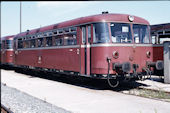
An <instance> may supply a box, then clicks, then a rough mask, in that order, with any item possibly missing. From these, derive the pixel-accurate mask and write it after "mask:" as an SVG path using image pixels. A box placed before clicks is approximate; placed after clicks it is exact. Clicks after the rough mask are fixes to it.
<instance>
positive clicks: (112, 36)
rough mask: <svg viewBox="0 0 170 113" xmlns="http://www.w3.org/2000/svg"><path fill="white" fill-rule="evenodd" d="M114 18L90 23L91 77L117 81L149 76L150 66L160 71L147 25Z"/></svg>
mask: <svg viewBox="0 0 170 113" xmlns="http://www.w3.org/2000/svg"><path fill="white" fill-rule="evenodd" d="M111 16H113V17H114V15H111ZM116 16H117V17H114V18H116V19H117V20H116V21H114V20H112V21H111V19H110V18H111V17H109V21H107V18H106V19H105V21H104V22H101V23H96V24H93V44H91V72H92V74H94V75H95V76H98V77H100V78H105V79H106V78H107V79H112V80H113V79H115V80H116V81H120V80H130V79H132V78H142V77H143V76H144V75H149V74H151V73H152V68H151V65H154V66H155V67H156V68H158V69H162V68H163V67H162V66H163V65H162V61H157V62H153V47H152V43H151V37H150V26H149V22H148V21H146V20H144V19H142V18H140V17H136V16H130V15H116ZM118 19H120V20H118Z"/></svg>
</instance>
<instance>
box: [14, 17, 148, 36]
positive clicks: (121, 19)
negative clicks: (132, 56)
mask: <svg viewBox="0 0 170 113" xmlns="http://www.w3.org/2000/svg"><path fill="white" fill-rule="evenodd" d="M128 16H129V15H128V14H99V15H93V16H87V17H81V18H77V19H74V20H70V21H66V22H61V23H58V24H53V25H49V26H45V27H41V28H38V29H33V30H30V31H29V32H28V34H34V33H37V32H44V31H48V30H52V29H56V28H63V27H68V26H73V25H79V24H84V23H88V22H101V21H112V22H128V23H129V20H128ZM134 18H135V19H134V21H133V23H141V24H146V25H149V22H148V21H147V20H145V19H143V18H140V17H137V16H134ZM26 34H27V32H24V33H20V34H18V35H17V36H24V35H26Z"/></svg>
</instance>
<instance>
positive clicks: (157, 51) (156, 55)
mask: <svg viewBox="0 0 170 113" xmlns="http://www.w3.org/2000/svg"><path fill="white" fill-rule="evenodd" d="M157 60H163V46H158V47H153V61H154V62H156V61H157Z"/></svg>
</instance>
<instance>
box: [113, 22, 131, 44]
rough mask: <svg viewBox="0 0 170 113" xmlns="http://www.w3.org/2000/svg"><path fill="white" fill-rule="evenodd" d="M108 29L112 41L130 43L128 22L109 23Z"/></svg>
mask: <svg viewBox="0 0 170 113" xmlns="http://www.w3.org/2000/svg"><path fill="white" fill-rule="evenodd" d="M110 29H111V39H112V42H113V43H132V33H131V29H130V24H126V23H110Z"/></svg>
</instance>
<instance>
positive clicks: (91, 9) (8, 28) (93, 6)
mask: <svg viewBox="0 0 170 113" xmlns="http://www.w3.org/2000/svg"><path fill="white" fill-rule="evenodd" d="M102 11H108V12H109V13H121V14H130V15H135V16H139V17H142V18H144V19H146V20H148V21H149V22H150V24H151V25H153V24H162V23H170V1H64V2H62V1H55V2H42V1H38V2H33V1H32V2H24V1H23V2H22V32H24V31H26V30H28V29H29V30H31V29H35V28H39V27H43V26H47V25H51V24H56V23H59V22H63V21H67V20H71V19H75V18H79V17H84V16H89V15H95V14H101V13H102ZM19 32H20V2H5V1H4V2H1V36H2V37H3V36H7V35H16V34H18V33H19Z"/></svg>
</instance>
